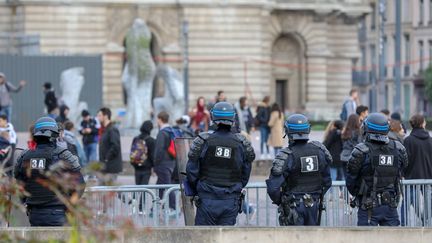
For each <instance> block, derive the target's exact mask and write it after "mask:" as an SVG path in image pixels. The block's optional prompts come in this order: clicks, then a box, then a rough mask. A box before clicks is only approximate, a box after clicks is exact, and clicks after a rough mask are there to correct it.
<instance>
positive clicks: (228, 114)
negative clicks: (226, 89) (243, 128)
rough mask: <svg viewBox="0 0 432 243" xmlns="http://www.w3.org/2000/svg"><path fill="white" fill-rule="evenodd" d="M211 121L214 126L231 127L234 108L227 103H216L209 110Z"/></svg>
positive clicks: (233, 119)
mask: <svg viewBox="0 0 432 243" xmlns="http://www.w3.org/2000/svg"><path fill="white" fill-rule="evenodd" d="M210 113H211V119H212V121H213V122H214V123H215V124H216V125H219V124H224V125H228V126H233V125H234V121H235V114H236V112H235V109H234V106H233V105H231V104H230V103H228V102H218V103H216V104H215V105H214V106H213V108H212V110H211V112H210Z"/></svg>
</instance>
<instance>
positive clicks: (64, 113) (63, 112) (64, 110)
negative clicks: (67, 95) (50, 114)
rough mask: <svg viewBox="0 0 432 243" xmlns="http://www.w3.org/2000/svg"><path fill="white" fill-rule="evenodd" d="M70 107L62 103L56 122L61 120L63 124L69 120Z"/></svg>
mask: <svg viewBox="0 0 432 243" xmlns="http://www.w3.org/2000/svg"><path fill="white" fill-rule="evenodd" d="M69 111H70V109H69V107H68V106H67V105H64V104H63V105H61V106H60V114H59V116H57V117H56V119H55V120H56V122H59V123H61V124H63V123H65V122H66V121H69V118H68V114H69Z"/></svg>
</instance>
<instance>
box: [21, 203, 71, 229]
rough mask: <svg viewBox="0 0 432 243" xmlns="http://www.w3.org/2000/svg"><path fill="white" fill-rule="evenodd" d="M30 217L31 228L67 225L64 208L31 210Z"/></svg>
mask: <svg viewBox="0 0 432 243" xmlns="http://www.w3.org/2000/svg"><path fill="white" fill-rule="evenodd" d="M28 217H29V221H30V225H31V226H64V225H65V224H66V210H65V209H64V208H53V207H47V208H31V209H29V214H28Z"/></svg>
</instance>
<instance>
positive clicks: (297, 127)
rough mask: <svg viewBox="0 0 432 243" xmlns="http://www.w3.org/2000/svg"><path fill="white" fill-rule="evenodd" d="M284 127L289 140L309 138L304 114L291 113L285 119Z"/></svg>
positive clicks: (308, 125) (308, 127)
mask: <svg viewBox="0 0 432 243" xmlns="http://www.w3.org/2000/svg"><path fill="white" fill-rule="evenodd" d="M284 127H285V134H286V135H288V138H289V139H290V140H309V133H310V124H309V121H308V119H307V117H306V116H304V115H302V114H293V115H291V116H289V117H288V119H287V120H286V121H285V124H284Z"/></svg>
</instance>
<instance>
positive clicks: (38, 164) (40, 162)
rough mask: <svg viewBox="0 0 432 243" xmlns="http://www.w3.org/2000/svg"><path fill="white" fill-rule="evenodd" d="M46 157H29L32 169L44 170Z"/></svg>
mask: <svg viewBox="0 0 432 243" xmlns="http://www.w3.org/2000/svg"><path fill="white" fill-rule="evenodd" d="M45 164H46V159H30V166H31V168H32V169H34V170H41V169H42V170H44V169H45Z"/></svg>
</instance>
